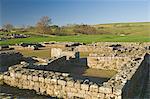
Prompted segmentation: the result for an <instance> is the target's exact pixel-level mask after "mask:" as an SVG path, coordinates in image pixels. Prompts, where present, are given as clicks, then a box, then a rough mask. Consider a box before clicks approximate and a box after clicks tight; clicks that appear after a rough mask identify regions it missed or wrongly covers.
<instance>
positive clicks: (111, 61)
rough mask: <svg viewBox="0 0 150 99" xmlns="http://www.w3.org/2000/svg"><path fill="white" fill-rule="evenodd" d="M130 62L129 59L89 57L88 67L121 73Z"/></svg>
mask: <svg viewBox="0 0 150 99" xmlns="http://www.w3.org/2000/svg"><path fill="white" fill-rule="evenodd" d="M129 60H130V58H129V57H98V56H88V57H87V63H88V64H87V65H88V67H90V68H96V69H105V70H116V71H119V70H120V69H121V68H122V66H123V64H125V63H127V62H128V61H129Z"/></svg>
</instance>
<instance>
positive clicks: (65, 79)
mask: <svg viewBox="0 0 150 99" xmlns="http://www.w3.org/2000/svg"><path fill="white" fill-rule="evenodd" d="M149 60H150V56H149V55H148V54H147V55H145V56H144V55H143V56H141V57H136V58H134V59H131V60H130V62H128V63H126V64H124V68H121V71H120V72H118V73H117V74H116V75H115V76H113V77H112V78H111V79H110V80H108V81H107V82H104V83H103V84H97V83H93V82H90V81H86V80H84V81H83V80H80V79H74V78H73V77H72V76H71V75H69V74H68V73H60V72H53V71H43V70H35V69H27V67H28V65H26V64H22V65H21V64H20V65H16V66H12V67H10V68H9V71H8V72H5V73H4V74H2V75H1V76H0V78H1V80H3V81H4V83H6V84H8V85H10V86H14V87H19V88H20V89H30V90H35V91H36V92H37V93H40V94H43V95H50V96H54V97H55V96H56V97H59V98H75V97H79V98H86V99H122V98H123V99H126V98H137V96H138V95H139V94H140V92H141V89H142V86H143V82H144V81H145V79H146V75H147V74H148V73H149V72H148V68H149V67H150V61H149ZM137 86H138V88H137ZM137 90H138V91H137Z"/></svg>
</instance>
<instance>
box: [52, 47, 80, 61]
mask: <svg viewBox="0 0 150 99" xmlns="http://www.w3.org/2000/svg"><path fill="white" fill-rule="evenodd" d="M61 56H66V59H67V60H69V59H71V58H76V59H79V58H80V55H79V52H76V51H63V50H62V49H60V48H52V49H51V57H61Z"/></svg>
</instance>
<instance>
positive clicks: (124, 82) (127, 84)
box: [104, 54, 150, 99]
mask: <svg viewBox="0 0 150 99" xmlns="http://www.w3.org/2000/svg"><path fill="white" fill-rule="evenodd" d="M149 62H150V55H149V54H147V55H145V56H142V57H140V58H139V57H138V58H136V59H132V60H131V61H130V62H129V63H127V64H124V68H122V70H121V71H120V72H119V73H117V74H116V75H115V76H114V77H112V78H111V79H110V80H108V82H106V83H104V86H107V87H111V88H112V90H113V94H115V95H118V96H120V98H121V99H139V96H140V94H141V91H142V88H143V84H144V82H145V80H146V78H147V77H148V73H149V69H150V63H149Z"/></svg>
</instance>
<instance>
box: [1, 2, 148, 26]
mask: <svg viewBox="0 0 150 99" xmlns="http://www.w3.org/2000/svg"><path fill="white" fill-rule="evenodd" d="M0 12H1V13H0V19H1V20H0V24H1V25H2V24H5V23H11V24H13V25H16V26H22V25H35V24H36V22H37V21H38V20H39V19H40V18H41V17H42V16H49V17H51V18H52V23H53V24H57V25H66V24H74V23H76V24H81V23H84V24H100V23H114V22H146V21H150V2H149V0H0Z"/></svg>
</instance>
